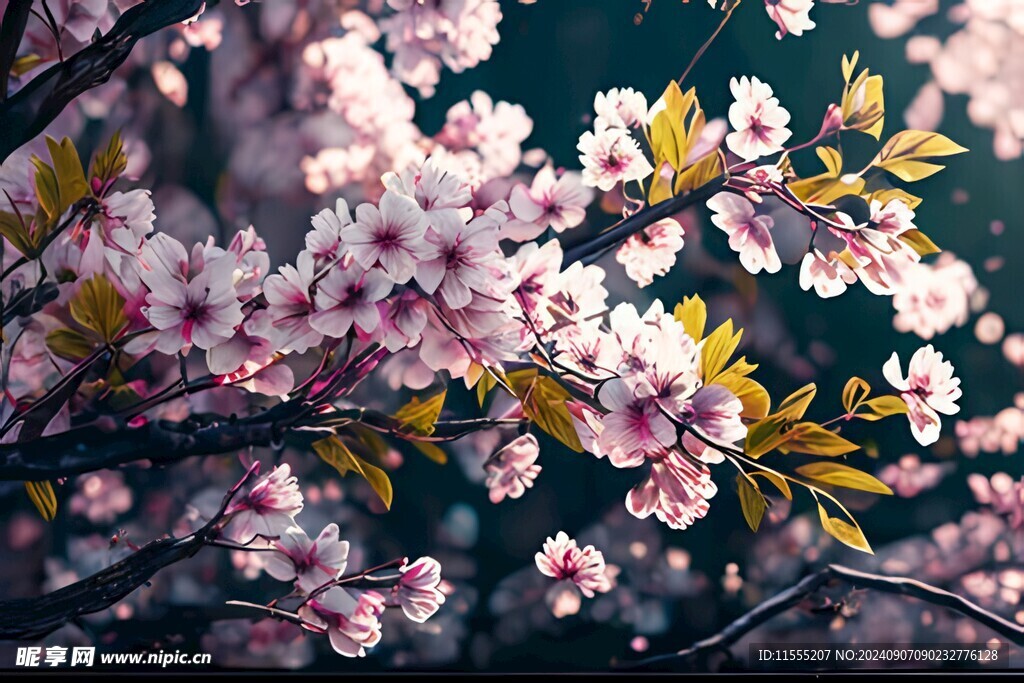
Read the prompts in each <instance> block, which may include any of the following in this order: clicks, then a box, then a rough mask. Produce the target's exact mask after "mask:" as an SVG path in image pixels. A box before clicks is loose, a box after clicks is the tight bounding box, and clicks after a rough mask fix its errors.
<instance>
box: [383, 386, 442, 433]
mask: <svg viewBox="0 0 1024 683" xmlns="http://www.w3.org/2000/svg"><path fill="white" fill-rule="evenodd" d="M447 393H448V391H447V390H443V391H441V393H439V394H435V395H434V396H431V397H430V398H428V399H427V400H426V401H420V399H419V397H418V396H413V398H412V400H411V401H409V402H408V403H406V404H405V405H404V406H402V407H401V408H399V409H398V412H396V413H395V419H396V420H398V421H399V422H401V423H402V427H401V430H402V431H403V432H405V433H407V434H408V433H411V434H415V435H416V436H430V435H431V434H433V433H434V423H435V422H437V418H438V417H440V415H441V409H442V408H443V407H444V399H445V396H446V395H447Z"/></svg>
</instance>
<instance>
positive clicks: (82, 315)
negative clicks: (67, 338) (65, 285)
mask: <svg viewBox="0 0 1024 683" xmlns="http://www.w3.org/2000/svg"><path fill="white" fill-rule="evenodd" d="M68 310H69V312H70V313H71V317H72V318H74V319H75V322H77V323H78V324H79V325H81V326H82V327H84V328H85V329H87V330H91V331H93V332H95V333H96V334H97V336H99V338H100V339H101V340H103V341H105V342H107V343H110V342H112V341H114V339H115V338H116V337H117V335H118V333H119V332H120V331H121V330H123V329H124V328H125V326H126V325H128V317H127V316H126V315H125V314H124V297H122V296H121V295H120V294H119V293H118V292H117V290H116V289H115V288H114V285H112V284H111V283H110V280H108V279H107V278H106V277H105V276H103V275H94V276H93V277H91V278H90V279H88V280H86V281H85V282H83V283H82V286H81V287H80V288H79V290H78V291H77V292H76V293H75V295H74V296H73V297H72V298H71V301H70V303H69V304H68Z"/></svg>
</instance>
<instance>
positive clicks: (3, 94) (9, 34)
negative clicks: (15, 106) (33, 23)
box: [0, 0, 32, 102]
mask: <svg viewBox="0 0 1024 683" xmlns="http://www.w3.org/2000/svg"><path fill="white" fill-rule="evenodd" d="M31 13H32V0H11V1H10V3H9V4H8V5H7V9H5V10H4V18H3V23H2V24H0V102H3V101H4V100H5V99H7V82H8V79H9V78H10V76H11V68H12V67H13V66H14V60H15V59H16V58H17V56H18V45H20V44H21V37H22V36H23V35H25V27H26V26H28V17H29V15H30V14H31Z"/></svg>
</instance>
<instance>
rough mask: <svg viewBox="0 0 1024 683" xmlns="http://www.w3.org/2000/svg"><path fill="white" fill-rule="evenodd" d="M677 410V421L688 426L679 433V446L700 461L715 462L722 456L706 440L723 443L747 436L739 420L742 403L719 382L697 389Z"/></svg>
mask: <svg viewBox="0 0 1024 683" xmlns="http://www.w3.org/2000/svg"><path fill="white" fill-rule="evenodd" d="M680 412H681V413H682V414H681V416H680V417H681V419H680V421H681V422H682V423H683V424H684V425H686V426H687V427H689V429H688V430H687V431H686V433H684V434H683V438H682V444H683V447H684V448H685V449H686V450H687V452H689V453H691V454H692V455H694V456H696V457H698V458H700V459H701V460H703V461H704V462H707V463H719V462H722V460H723V457H724V456H723V455H722V454H721V453H720V452H719V451H718V449H716V448H714V447H713V446H709V445H708V444H707V443H706V441H708V440H710V441H711V442H712V443H715V444H721V445H726V446H727V445H730V444H734V443H736V442H737V441H740V440H741V439H743V438H744V437H746V435H747V426H746V425H745V424H743V421H742V420H741V419H740V413H741V412H743V403H742V402H741V401H740V400H739V399H738V398H736V395H735V394H733V393H732V392H731V391H729V389H727V388H726V387H724V386H722V385H721V384H709V385H707V386H704V387H701V388H700V389H698V390H697V391H696V392H695V393H694V394H693V398H692V399H690V400H689V401H688V402H687V403H686V404H685V405H684V406H683V409H682V410H681V411H680Z"/></svg>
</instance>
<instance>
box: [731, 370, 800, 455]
mask: <svg viewBox="0 0 1024 683" xmlns="http://www.w3.org/2000/svg"><path fill="white" fill-rule="evenodd" d="M817 391H818V389H817V387H816V386H815V385H814V384H808V385H806V386H804V387H801V388H800V389H798V390H796V391H795V392H793V393H792V394H790V395H789V396H787V397H786V400H784V401H783V402H782V404H781V405H779V409H778V410H777V411H776V412H775V413H773V414H772V415H769V416H768V417H764V418H762V419H760V420H758V421H757V422H755V423H754V424H752V425H750V427H748V428H747V438H746V441H745V442H744V446H743V450H744V452H746V454H747V455H748V456H749V457H751V458H758V457H760V456H762V455H764V454H765V453H767V452H769V451H773V450H775V449H776V448H779V447H780V446H783V444H785V443H786V442H787V441H789V439H791V438H792V437H793V436H794V434H792V430H790V431H786V432H783V429H784V428H786V427H788V426H789V425H791V424H793V423H794V422H796V421H797V420H800V419H801V418H802V417H803V416H804V412H805V411H806V410H807V406H809V405H810V404H811V401H812V400H813V399H814V395H815V394H816V393H817Z"/></svg>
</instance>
